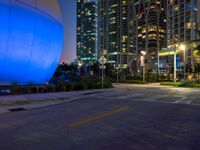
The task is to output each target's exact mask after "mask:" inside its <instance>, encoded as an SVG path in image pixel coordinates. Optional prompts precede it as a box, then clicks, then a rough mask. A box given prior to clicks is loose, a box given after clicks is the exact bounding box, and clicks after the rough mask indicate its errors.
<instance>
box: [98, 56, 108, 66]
mask: <svg viewBox="0 0 200 150" xmlns="http://www.w3.org/2000/svg"><path fill="white" fill-rule="evenodd" d="M99 63H100V64H101V65H104V64H106V63H107V59H106V58H105V57H104V56H101V58H100V59H99Z"/></svg>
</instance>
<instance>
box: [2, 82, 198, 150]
mask: <svg viewBox="0 0 200 150" xmlns="http://www.w3.org/2000/svg"><path fill="white" fill-rule="evenodd" d="M114 86H115V88H114V89H104V90H100V91H98V90H91V91H86V92H81V93H79V92H78V93H79V94H77V95H75V94H74V95H73V97H74V100H72V101H67V102H65V103H62V104H58V105H52V106H48V107H42V108H37V109H31V110H27V111H19V112H11V113H4V114H0V150H199V149H200V94H199V89H190V88H174V87H160V86H158V85H145V86H144V85H132V84H114Z"/></svg>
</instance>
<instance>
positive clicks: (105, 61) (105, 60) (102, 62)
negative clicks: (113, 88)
mask: <svg viewBox="0 0 200 150" xmlns="http://www.w3.org/2000/svg"><path fill="white" fill-rule="evenodd" d="M99 63H100V64H101V69H102V78H101V79H102V83H101V84H102V89H103V81H104V65H105V64H106V63H107V59H106V58H105V57H104V56H101V58H100V59H99Z"/></svg>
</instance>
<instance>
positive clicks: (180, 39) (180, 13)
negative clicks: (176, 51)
mask: <svg viewBox="0 0 200 150" xmlns="http://www.w3.org/2000/svg"><path fill="white" fill-rule="evenodd" d="M167 22H168V25H167V27H168V36H167V42H168V46H169V47H170V46H174V45H175V46H178V45H179V44H181V43H184V42H188V41H191V40H196V39H199V38H200V34H199V30H198V28H199V22H200V1H199V0H168V1H167Z"/></svg>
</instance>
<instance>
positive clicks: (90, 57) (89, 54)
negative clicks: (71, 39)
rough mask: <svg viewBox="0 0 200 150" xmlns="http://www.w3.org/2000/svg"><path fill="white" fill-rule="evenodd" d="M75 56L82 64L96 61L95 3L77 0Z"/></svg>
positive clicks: (88, 0)
mask: <svg viewBox="0 0 200 150" xmlns="http://www.w3.org/2000/svg"><path fill="white" fill-rule="evenodd" d="M77 58H78V59H79V60H80V61H82V62H83V63H84V64H87V63H91V62H94V61H96V59H97V54H96V3H95V2H94V1H90V0H77Z"/></svg>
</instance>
